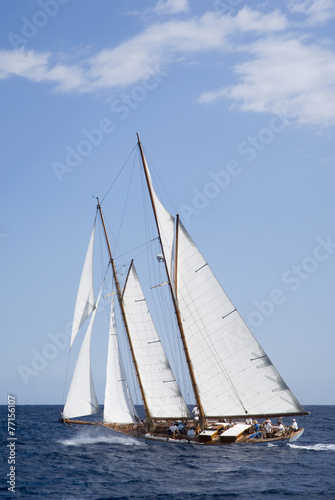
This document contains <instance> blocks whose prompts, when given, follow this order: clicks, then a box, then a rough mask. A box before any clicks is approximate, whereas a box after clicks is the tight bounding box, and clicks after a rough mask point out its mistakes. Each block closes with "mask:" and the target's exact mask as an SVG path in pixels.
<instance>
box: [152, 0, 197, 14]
mask: <svg viewBox="0 0 335 500" xmlns="http://www.w3.org/2000/svg"><path fill="white" fill-rule="evenodd" d="M154 10H155V12H157V13H158V14H179V13H180V12H187V11H188V10H189V5H188V0H159V1H158V2H157V4H156V5H155V8H154Z"/></svg>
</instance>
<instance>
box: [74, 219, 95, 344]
mask: <svg viewBox="0 0 335 500" xmlns="http://www.w3.org/2000/svg"><path fill="white" fill-rule="evenodd" d="M94 236H95V222H94V226H93V230H92V234H91V238H90V242H89V245H88V249H87V253H86V258H85V262H84V267H83V270H82V273H81V278H80V283H79V289H78V294H77V300H76V306H75V310H74V316H73V323H72V333H71V342H70V349H71V347H72V344H73V342H74V339H75V337H76V335H77V333H78V330H79V328H80V327H81V326H82V324H83V323H84V321H85V320H86V319H87V318H88V317H89V315H90V314H91V313H92V312H93V310H94V307H95V300H94V289H93V247H94Z"/></svg>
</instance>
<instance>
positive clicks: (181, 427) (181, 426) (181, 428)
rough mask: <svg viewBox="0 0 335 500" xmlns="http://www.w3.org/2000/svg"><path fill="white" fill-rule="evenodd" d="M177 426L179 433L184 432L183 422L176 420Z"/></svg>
mask: <svg viewBox="0 0 335 500" xmlns="http://www.w3.org/2000/svg"><path fill="white" fill-rule="evenodd" d="M177 427H178V431H179V434H182V433H183V432H184V428H185V425H184V423H183V422H178V423H177Z"/></svg>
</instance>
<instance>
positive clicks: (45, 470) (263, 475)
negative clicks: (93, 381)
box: [0, 406, 335, 500]
mask: <svg viewBox="0 0 335 500" xmlns="http://www.w3.org/2000/svg"><path fill="white" fill-rule="evenodd" d="M306 409H307V410H308V411H310V412H311V414H310V416H308V417H300V418H299V417H298V418H297V420H298V423H299V425H300V427H302V426H303V427H305V433H304V435H303V436H302V437H301V438H300V439H299V440H298V441H297V442H296V443H293V444H266V445H250V444H245V445H229V446H218V447H206V446H190V445H172V444H171V445H166V444H165V445H164V444H160V443H148V442H146V441H140V440H136V439H133V438H128V437H124V436H120V435H116V434H114V433H113V432H112V431H110V430H108V429H105V428H103V427H100V426H87V427H86V426H85V427H84V426H80V427H68V426H65V425H62V424H60V423H58V417H59V412H60V410H61V407H60V406H16V408H15V410H16V412H15V413H16V417H15V418H16V420H15V436H14V435H12V436H13V437H11V436H9V434H8V428H7V406H1V407H0V411H1V421H2V423H3V425H2V430H1V432H2V441H1V442H2V450H1V490H0V496H1V497H3V498H13V499H16V498H20V499H33V498H37V499H38V498H41V497H47V498H49V499H50V500H52V499H57V500H83V499H90V500H98V499H99V500H107V499H148V500H149V499H158V500H163V499H164V500H165V499H167V500H168V499H173V500H179V499H180V500H207V499H208V500H210V499H221V498H222V499H241V500H242V499H245V500H249V499H263V498H269V499H284V498H287V497H288V498H299V499H300V498H301V499H305V500H310V499H314V498H322V499H335V406H307V407H306ZM284 422H285V420H284ZM289 422H291V419H287V420H286V423H287V424H289ZM14 437H15V438H16V439H14ZM8 443H9V444H10V443H11V445H10V446H7V445H8ZM9 459H14V460H15V465H14V464H12V467H13V466H14V467H15V470H13V469H12V471H11V474H12V475H11V479H12V481H14V483H15V487H14V489H15V492H14V491H9V490H8V487H9V486H10V483H7V480H9V476H7V474H9V473H10V464H8V461H9Z"/></svg>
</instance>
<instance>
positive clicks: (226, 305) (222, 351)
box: [177, 223, 304, 417]
mask: <svg viewBox="0 0 335 500" xmlns="http://www.w3.org/2000/svg"><path fill="white" fill-rule="evenodd" d="M178 226H179V232H178V234H179V244H178V274H177V295H178V303H179V308H180V312H181V316H182V320H183V325H184V332H185V337H186V341H187V345H188V349H189V353H190V357H191V359H192V363H193V369H194V374H195V378H196V381H197V385H198V389H199V393H200V398H201V402H202V405H203V409H204V412H205V415H207V416H221V415H222V416H228V417H229V416H243V415H244V416H245V415H246V414H250V415H271V414H280V415H285V414H291V413H304V409H303V408H302V406H301V405H300V403H299V402H298V401H297V399H296V398H295V397H294V395H293V394H292V392H291V391H290V390H289V389H288V387H287V386H286V384H285V382H284V381H283V379H282V378H281V376H280V375H279V373H278V372H277V370H276V369H275V367H274V366H273V364H272V363H271V361H270V360H269V358H268V356H267V355H266V354H265V352H264V351H263V349H262V348H261V346H260V345H259V344H258V342H257V341H256V339H255V338H254V336H253V335H252V333H251V332H250V331H249V329H248V328H247V326H246V325H245V323H244V322H243V320H242V318H241V316H240V315H239V313H238V311H237V310H236V309H235V307H234V305H233V304H232V302H231V301H230V300H229V298H228V297H227V295H226V293H225V292H224V290H223V289H222V288H221V285H220V284H219V282H218V281H217V279H216V278H215V276H214V274H213V273H212V271H211V269H210V268H209V266H208V264H207V263H206V261H205V260H204V258H203V257H202V255H201V253H200V252H199V250H198V249H197V247H196V246H195V244H194V242H193V241H192V239H191V238H190V236H189V234H188V233H187V231H186V229H185V228H184V227H183V225H182V224H181V223H179V225H178Z"/></svg>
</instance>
